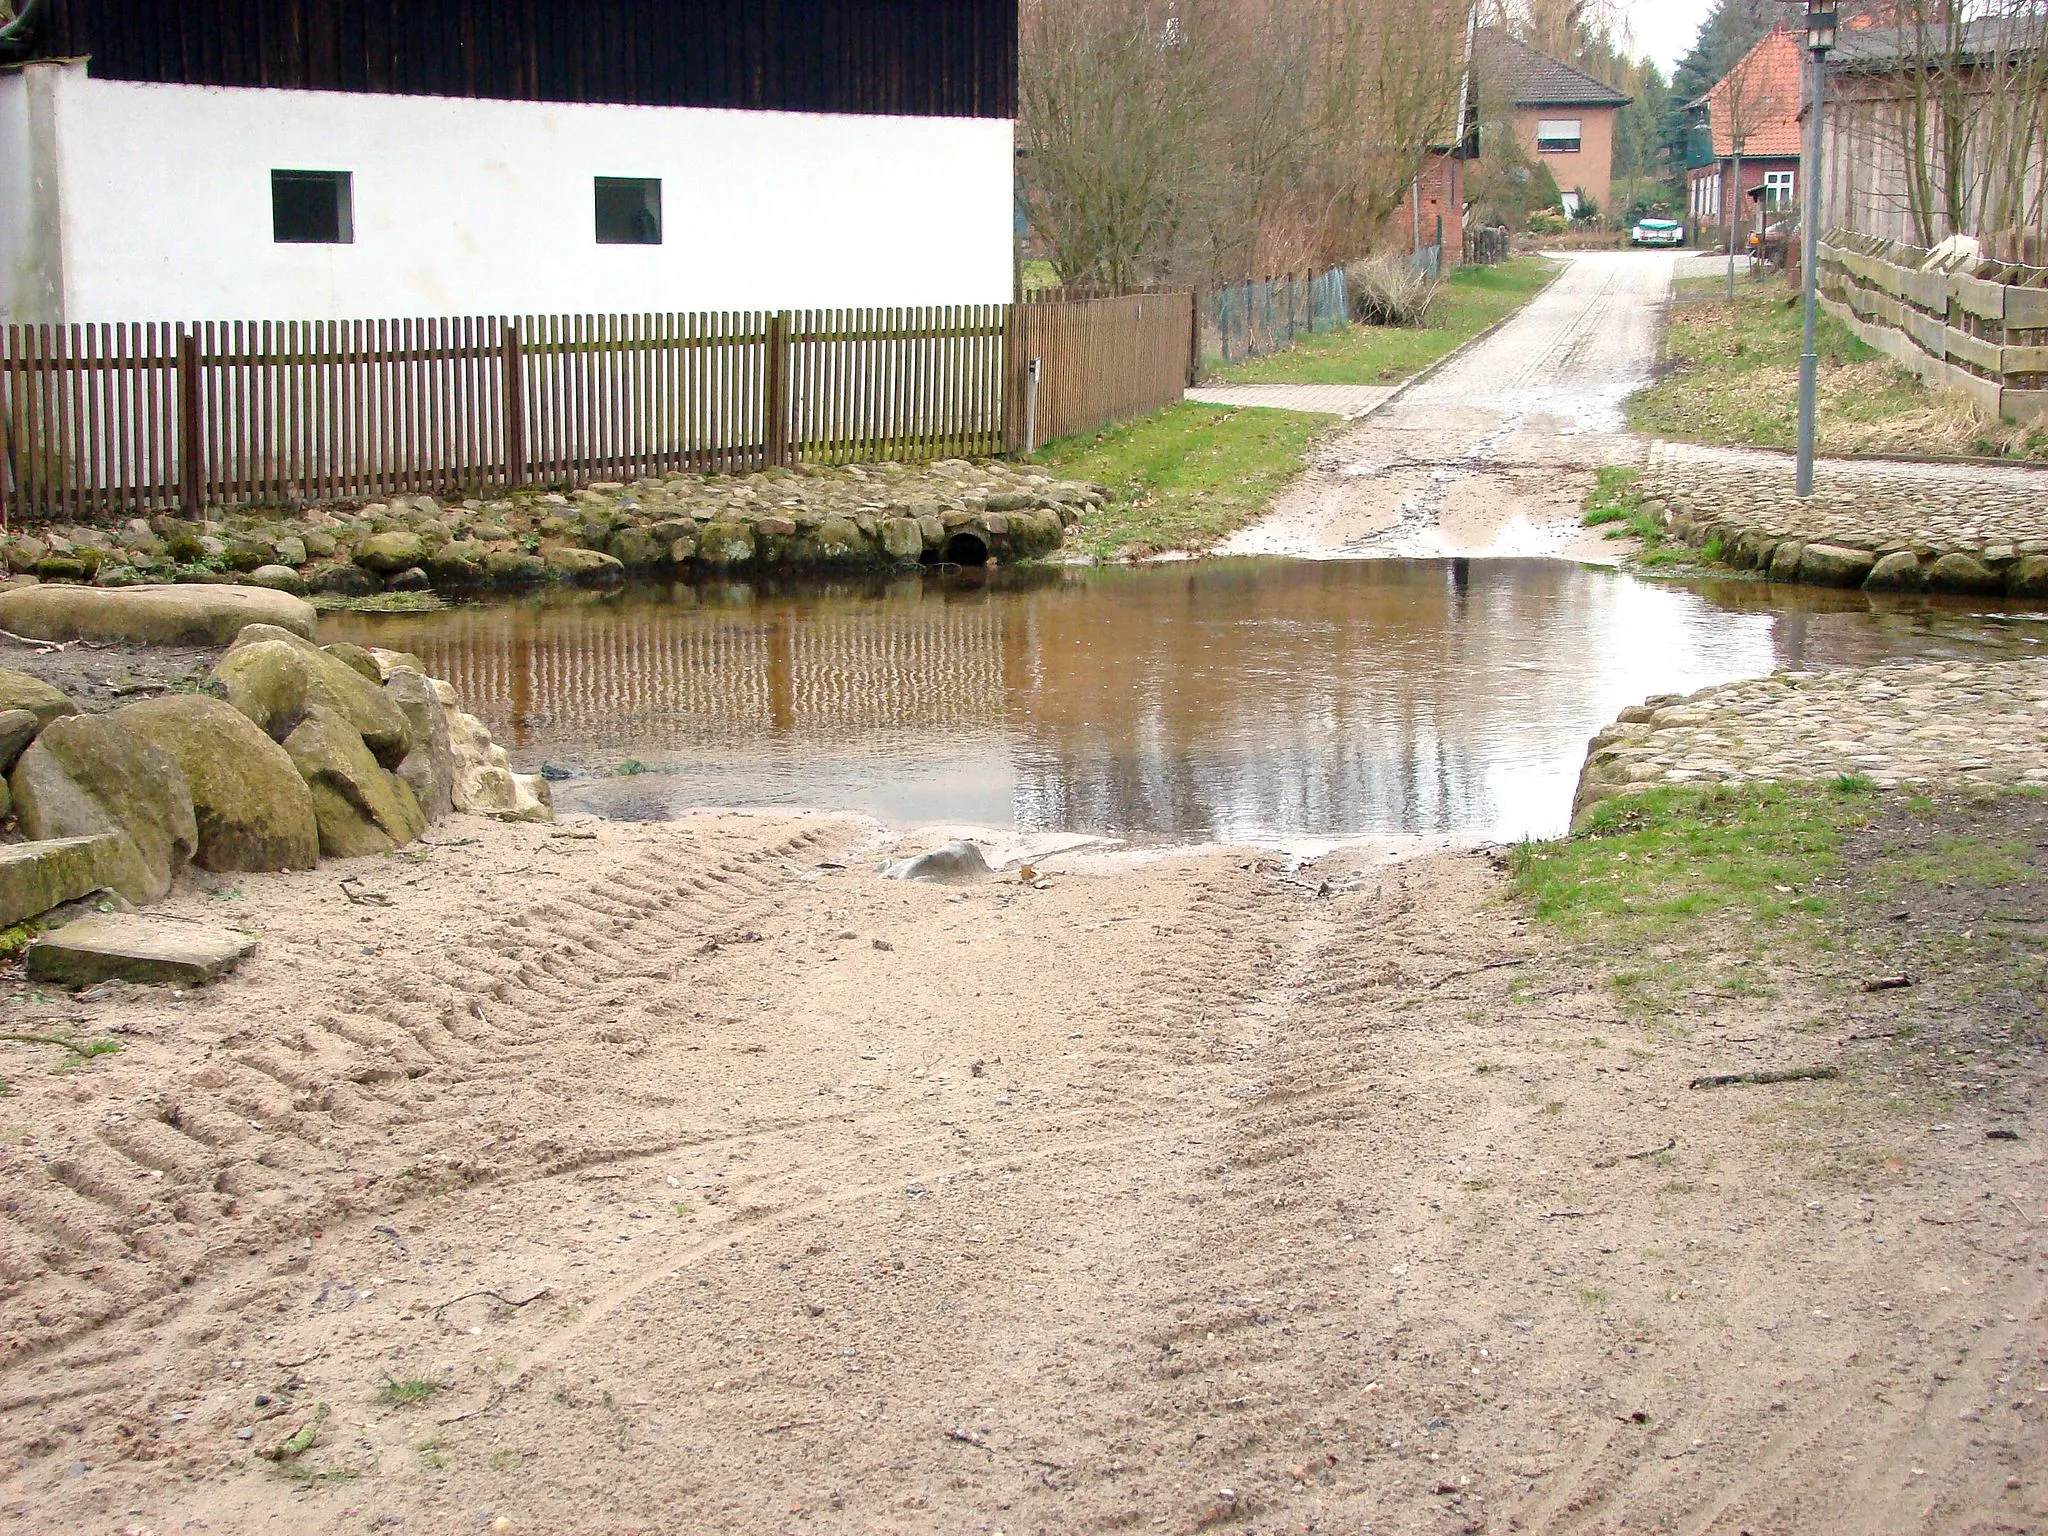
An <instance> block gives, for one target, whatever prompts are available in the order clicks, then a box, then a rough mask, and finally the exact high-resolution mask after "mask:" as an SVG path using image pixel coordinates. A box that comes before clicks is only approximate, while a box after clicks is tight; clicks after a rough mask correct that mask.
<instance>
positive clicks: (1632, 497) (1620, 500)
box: [1580, 466, 1718, 566]
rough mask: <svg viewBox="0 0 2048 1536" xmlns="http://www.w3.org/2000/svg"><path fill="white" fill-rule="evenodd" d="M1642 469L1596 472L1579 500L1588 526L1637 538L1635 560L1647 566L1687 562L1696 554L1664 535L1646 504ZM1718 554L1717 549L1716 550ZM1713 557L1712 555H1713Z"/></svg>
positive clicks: (1614, 536)
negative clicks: (1589, 485)
mask: <svg viewBox="0 0 2048 1536" xmlns="http://www.w3.org/2000/svg"><path fill="white" fill-rule="evenodd" d="M1642 481H1643V476H1642V471H1640V470H1635V469H1617V468H1614V467H1612V466H1609V467H1607V468H1603V469H1597V470H1595V471H1594V472H1593V487H1592V489H1591V490H1589V491H1587V492H1586V498H1585V500H1584V501H1583V502H1581V503H1580V508H1581V510H1582V511H1583V512H1584V514H1585V516H1584V519H1583V521H1584V522H1585V525H1586V526H1587V527H1588V528H1603V527H1604V528H1605V529H1606V530H1607V534H1606V537H1608V538H1610V539H1635V540H1637V541H1638V542H1639V543H1641V545H1642V548H1641V549H1640V550H1639V551H1638V552H1637V554H1636V557H1635V558H1636V563H1637V564H1638V565H1647V566H1663V565H1685V564H1690V563H1691V562H1692V561H1693V560H1694V558H1695V557H1694V555H1693V554H1692V552H1691V551H1690V550H1688V549H1686V548H1685V547H1684V546H1682V545H1677V544H1671V543H1669V542H1668V541H1667V540H1666V539H1665V537H1664V528H1663V525H1662V524H1660V523H1659V522H1658V521H1657V518H1656V515H1655V514H1654V513H1652V512H1650V511H1649V510H1648V509H1646V508H1645V507H1644V506H1643V487H1642ZM1716 555H1718V548H1717V549H1716ZM1710 558H1712V557H1710Z"/></svg>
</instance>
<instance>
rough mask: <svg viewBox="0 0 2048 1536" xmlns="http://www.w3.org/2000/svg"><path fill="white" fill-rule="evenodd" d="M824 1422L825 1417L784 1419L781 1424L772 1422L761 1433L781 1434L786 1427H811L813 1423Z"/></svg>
mask: <svg viewBox="0 0 2048 1536" xmlns="http://www.w3.org/2000/svg"><path fill="white" fill-rule="evenodd" d="M824 1422H825V1421H824V1420H823V1419H784V1420H783V1421H782V1422H781V1423H780V1424H770V1425H769V1426H768V1427H767V1428H766V1429H764V1430H762V1431H761V1433H762V1434H764V1435H779V1434H781V1433H782V1432H783V1431H784V1430H785V1429H809V1428H810V1427H811V1426H812V1425H813V1424H822V1423H824Z"/></svg>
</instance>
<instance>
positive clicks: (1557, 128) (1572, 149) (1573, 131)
mask: <svg viewBox="0 0 2048 1536" xmlns="http://www.w3.org/2000/svg"><path fill="white" fill-rule="evenodd" d="M1579 125H1580V120H1579V119H1578V118H1576V117H1546V118H1543V119H1541V120H1539V121H1538V122H1537V124H1536V153H1537V154H1539V155H1576V154H1577V153H1578V152H1579V145H1580V143H1581V133H1580V126H1579Z"/></svg>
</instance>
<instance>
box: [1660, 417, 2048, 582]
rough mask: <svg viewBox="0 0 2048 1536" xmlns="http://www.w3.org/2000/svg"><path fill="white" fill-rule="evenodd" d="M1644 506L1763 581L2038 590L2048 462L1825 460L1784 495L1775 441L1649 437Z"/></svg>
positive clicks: (1677, 535) (2047, 540)
mask: <svg viewBox="0 0 2048 1536" xmlns="http://www.w3.org/2000/svg"><path fill="white" fill-rule="evenodd" d="M1642 493H1643V498H1644V505H1645V506H1646V507H1647V508H1648V509H1649V510H1650V511H1651V512H1652V513H1654V514H1655V515H1656V516H1657V518H1658V520H1659V521H1660V522H1661V523H1662V524H1663V525H1664V527H1665V528H1666V529H1667V530H1668V532H1669V533H1670V535H1671V537H1672V538H1673V539H1676V540H1678V541H1679V542H1681V543H1684V544H1689V545H1692V546H1694V547H1696V548H1699V549H1703V550H1706V551H1708V552H1710V553H1711V554H1712V555H1713V556H1714V557H1715V558H1717V559H1719V560H1721V561H1722V562H1723V563H1725V564H1728V565H1732V566H1734V567H1736V568H1737V569H1739V570H1754V571H1758V572H1761V573H1763V574H1765V575H1767V576H1768V577H1769V578H1770V579H1771V580H1772V581H1803V582H1809V583H1812V584H1815V585H1818V586H1830V587H1862V588H1864V589H1866V590H1868V591H1873V592H1918V591H1929V592H1962V593H1976V594H1980V595H1987V596H1995V595H2001V594H2002V595H2008V596H2013V597H2044V596H2048V473H2044V472H2041V471H2038V470H2025V469H2003V468H1998V467H1994V466H1984V467H1976V466H1966V465H1949V464H1907V463H1888V462H1883V463H1881V462H1871V461H1844V460H1838V459H1831V460H1827V461H1824V462H1823V463H1821V464H1820V465H1818V466H1817V472H1816V475H1815V478H1814V494H1813V495H1812V497H1810V498H1809V499H1808V500H1806V501H1804V502H1802V501H1800V500H1799V499H1798V498H1797V497H1796V496H1795V495H1794V494H1793V465H1792V460H1791V459H1790V458H1788V457H1786V456H1785V455H1783V454H1767V453H1750V452H1744V451H1741V450H1737V449H1725V448H1704V447H1699V446H1696V445H1692V444H1684V443H1658V444H1656V445H1654V446H1653V447H1652V449H1651V451H1650V458H1649V463H1648V466H1647V467H1646V468H1645V470H1644V471H1643V479H1642Z"/></svg>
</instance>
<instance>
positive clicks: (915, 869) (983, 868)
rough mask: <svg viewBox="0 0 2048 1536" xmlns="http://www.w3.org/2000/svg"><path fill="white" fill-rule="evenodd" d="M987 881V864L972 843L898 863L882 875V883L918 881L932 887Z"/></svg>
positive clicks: (889, 867) (941, 849)
mask: <svg viewBox="0 0 2048 1536" xmlns="http://www.w3.org/2000/svg"><path fill="white" fill-rule="evenodd" d="M989 877H990V871H989V867H988V860H987V859H986V858H984V857H983V856H982V852H981V849H980V848H979V847H978V846H976V845H975V844H973V843H970V842H966V841H964V840H963V841H961V842H957V843H947V844H945V845H944V846H943V847H939V848H934V849H933V850H932V851H931V852H930V853H920V854H918V855H917V856H916V857H915V858H909V859H899V860H898V861H897V862H895V863H893V864H891V865H889V866H888V867H887V868H886V869H884V870H883V871H882V878H883V879H885V880H921V881H926V882H929V883H932V884H936V885H973V884H976V883H978V882H980V881H983V880H986V879H988V878H989Z"/></svg>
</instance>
